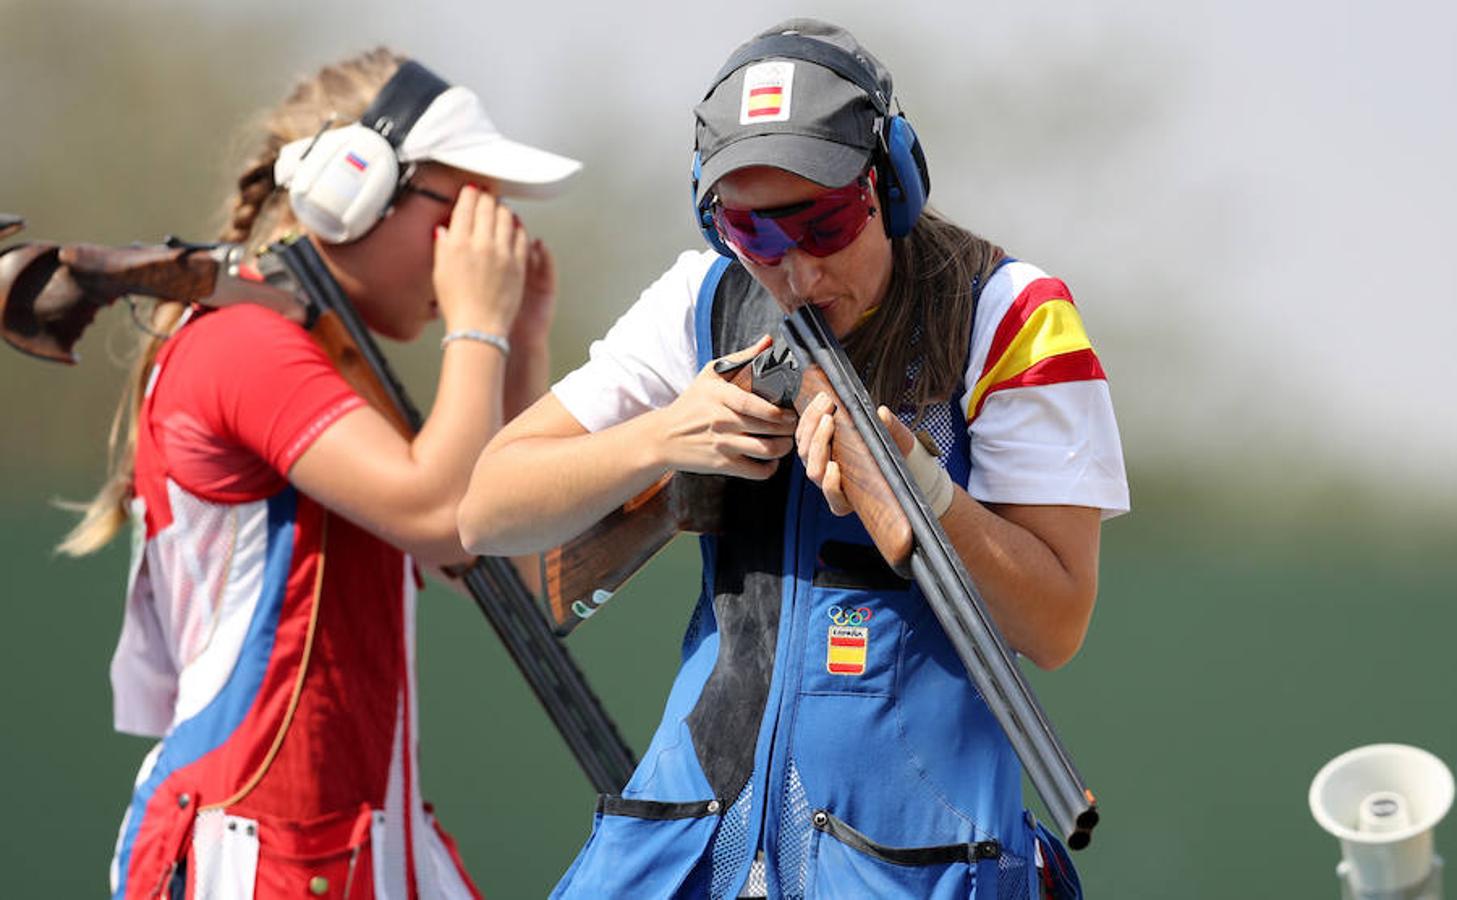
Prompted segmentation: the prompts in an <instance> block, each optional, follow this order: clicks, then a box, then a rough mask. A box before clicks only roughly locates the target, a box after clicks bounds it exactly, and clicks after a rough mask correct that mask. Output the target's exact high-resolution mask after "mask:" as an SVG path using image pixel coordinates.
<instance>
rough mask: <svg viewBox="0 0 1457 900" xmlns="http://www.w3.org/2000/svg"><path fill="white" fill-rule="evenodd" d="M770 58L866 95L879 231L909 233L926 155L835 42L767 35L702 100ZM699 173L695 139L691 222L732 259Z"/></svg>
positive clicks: (926, 176) (873, 82) (862, 68)
mask: <svg viewBox="0 0 1457 900" xmlns="http://www.w3.org/2000/svg"><path fill="white" fill-rule="evenodd" d="M775 58H789V59H798V60H803V61H805V62H811V63H814V64H816V65H819V66H823V67H824V68H826V69H829V70H830V71H832V72H834V73H835V74H836V75H839V76H840V77H841V78H843V79H845V80H846V81H848V82H850V83H851V84H853V85H855V86H856V87H858V88H860V90H862V91H864V92H865V95H866V96H867V97H869V98H870V102H871V104H872V105H873V106H874V107H875V111H876V112H877V113H878V114H879V119H878V121H877V124H876V141H877V144H878V146H877V148H876V149H875V150H874V151H873V152H872V154H871V162H872V165H874V166H875V168H876V170H877V177H876V184H877V192H878V193H879V195H880V205H881V208H882V210H883V219H882V221H884V222H885V232H886V234H887V235H888V236H890V237H892V238H898V237H905V236H906V235H908V234H910V233H911V228H912V227H913V226H914V225H915V224H916V220H917V219H919V218H920V216H921V210H923V209H925V207H926V197H927V196H929V195H930V193H931V174H930V172H929V171H928V170H927V168H926V156H925V153H924V152H923V151H922V150H921V142H920V140H919V139H918V138H917V137H916V132H915V129H913V128H912V127H911V123H910V121H909V120H907V119H906V117H905V116H904V115H902V114H900V113H899V112H896V113H892V112H891V111H890V100H891V98H889V97H887V96H885V93H884V92H883V91H882V90H881V87H880V83H879V81H878V80H877V79H876V76H875V72H874V71H873V70H872V69H871V67H870V64H869V63H867V62H866V61H865V60H864V59H863V58H862V57H859V56H856V55H854V54H852V53H850V52H849V51H848V50H844V49H842V48H840V47H838V46H836V45H835V44H831V43H829V42H827V41H821V40H817V39H815V38H812V37H807V36H805V35H800V34H774V35H768V36H767V37H762V38H760V39H758V40H756V41H752V42H751V43H749V44H746V45H745V46H744V47H742V48H740V49H739V51H738V52H736V53H735V54H734V55H733V56H731V57H729V59H728V62H726V63H724V65H723V68H721V69H719V71H718V75H717V76H715V78H714V79H713V84H711V85H710V86H709V88H708V90H707V91H705V92H704V95H703V96H704V98H705V99H707V98H708V97H709V96H710V95H711V94H713V92H714V91H715V90H717V89H718V86H719V85H721V84H723V82H724V81H725V80H727V79H728V77H729V76H730V75H732V74H733V73H734V72H736V71H738V70H739V69H740V68H742V67H743V66H746V65H748V64H749V63H753V62H759V61H761V60H765V59H775ZM702 171H703V164H702V160H701V157H700V155H699V151H698V144H697V139H696V138H695V140H694V146H693V173H692V184H691V186H690V189H691V192H692V193H691V196H692V197H693V198H694V203H695V205H694V209H693V214H694V220H695V221H696V222H697V223H698V229H699V231H700V232H702V234H703V238H704V240H706V241H707V242H708V244H709V246H711V247H713V249H715V250H717V251H718V252H719V253H721V254H723V255H724V256H728V257H733V256H734V252H733V250H731V249H730V248H729V247H728V245H727V244H725V243H724V241H723V239H722V238H721V237H719V234H718V228H717V227H716V226H715V225H714V224H713V213H712V211H711V210H710V209H709V208H708V203H707V202H704V203H701V204H700V203H698V200H697V198H698V182H699V180H700V176H701V174H702ZM705 201H706V198H705Z"/></svg>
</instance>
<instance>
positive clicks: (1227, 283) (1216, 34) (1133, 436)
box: [0, 0, 1457, 500]
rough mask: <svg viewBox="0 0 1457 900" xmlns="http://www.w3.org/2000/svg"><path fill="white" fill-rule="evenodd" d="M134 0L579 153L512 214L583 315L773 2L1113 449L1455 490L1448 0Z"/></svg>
mask: <svg viewBox="0 0 1457 900" xmlns="http://www.w3.org/2000/svg"><path fill="white" fill-rule="evenodd" d="M13 2H17V0H0V9H3V7H4V6H5V5H7V4H8V3H13ZM149 5H153V6H160V7H162V8H166V9H177V10H186V11H187V15H186V16H181V17H179V20H178V21H179V26H178V30H179V34H181V33H183V32H184V31H185V27H186V24H187V21H188V20H192V21H196V20H197V19H198V18H199V17H205V18H210V19H212V20H213V24H214V25H215V26H222V25H223V23H227V24H228V25H230V26H231V27H233V28H236V30H237V32H238V40H239V41H240V42H259V41H266V40H269V39H270V34H276V33H277V31H278V30H279V29H287V30H288V31H289V34H290V39H291V41H292V43H293V44H295V45H297V47H298V48H299V49H298V53H297V64H296V67H295V69H294V71H291V72H290V71H263V72H252V73H240V76H239V77H240V78H247V79H249V80H250V81H252V82H255V83H256V87H257V93H258V96H259V98H260V99H259V103H260V104H267V103H269V102H271V100H272V98H276V97H277V96H279V95H280V94H281V93H282V91H283V90H284V88H285V87H286V85H287V84H288V82H289V80H290V79H291V78H292V77H293V76H294V75H297V74H301V73H303V72H306V71H309V70H310V69H312V68H313V67H315V66H316V65H317V64H319V63H321V62H323V61H326V60H329V59H332V58H334V57H337V56H341V55H345V54H348V53H352V52H354V51H356V50H359V49H361V48H363V47H366V46H369V45H371V44H374V43H381V42H383V43H388V44H390V45H392V46H394V47H396V48H397V49H400V50H402V51H404V52H407V53H411V54H414V55H417V56H419V57H420V58H421V59H422V60H423V61H425V62H427V63H428V64H430V65H431V66H433V67H434V68H436V69H437V70H439V71H441V72H442V73H443V74H445V75H446V76H447V77H450V78H452V79H454V80H457V81H460V82H463V83H468V84H470V85H472V86H474V87H475V88H476V89H477V90H478V91H479V92H480V93H481V94H482V95H483V97H484V98H485V99H486V102H487V106H488V108H489V109H490V110H491V112H492V115H493V116H494V117H495V118H496V120H497V122H498V124H499V125H500V126H501V127H502V129H503V130H504V131H506V133H507V134H509V135H511V136H513V137H519V138H521V139H524V140H528V141H532V142H536V143H539V144H541V145H543V146H546V147H549V148H551V149H555V150H558V151H560V152H564V153H567V154H569V155H574V156H577V157H578V158H581V159H583V160H584V161H585V162H586V163H587V170H586V171H585V173H584V174H583V175H582V176H581V177H580V178H579V179H578V184H577V186H576V188H575V190H574V191H573V192H572V193H571V194H569V195H568V196H567V197H566V198H564V199H562V200H558V201H554V202H552V203H550V204H546V205H545V206H544V207H535V208H532V209H526V210H523V214H524V215H526V216H527V218H528V222H535V223H540V225H541V228H542V232H543V233H544V234H547V235H548V236H549V237H552V238H553V239H555V240H557V241H558V244H559V246H558V251H559V256H560V257H561V258H562V259H563V269H564V274H566V275H567V276H568V277H567V278H565V279H564V281H565V282H566V284H565V291H564V293H565V296H564V313H563V317H564V321H563V324H564V326H565V327H566V329H568V331H569V332H572V333H574V334H580V335H581V336H582V339H583V340H585V338H586V337H588V336H591V335H593V334H595V333H597V332H599V331H600V330H601V329H602V328H603V327H605V325H606V324H607V323H608V322H609V321H610V320H611V318H613V317H614V316H615V315H616V313H617V312H618V311H620V310H621V309H622V308H623V307H625V305H626V304H627V303H628V302H630V300H631V299H632V298H633V296H634V295H635V292H636V290H637V289H638V288H640V287H641V286H643V285H646V284H647V283H648V282H649V281H650V280H651V279H652V278H653V277H655V276H656V275H657V273H658V272H660V271H661V270H662V269H663V268H664V267H665V266H666V265H667V264H668V262H669V261H671V258H672V256H673V255H674V253H675V252H676V251H677V250H679V249H682V248H684V247H690V246H693V245H694V243H693V242H694V238H695V235H694V233H693V232H692V230H691V225H690V222H689V216H688V212H687V206H688V200H687V196H688V191H687V183H686V170H687V163H688V158H689V151H690V148H691V140H692V129H691V125H692V119H691V115H690V112H689V110H690V108H691V106H692V104H693V103H694V102H695V101H696V100H697V99H698V97H699V94H700V93H701V91H702V89H703V87H704V85H705V83H706V81H707V79H708V78H709V77H710V76H711V75H712V74H713V72H714V71H715V70H716V69H717V67H718V65H719V64H720V63H721V62H722V60H723V59H724V58H725V57H726V56H727V55H728V53H729V52H730V51H731V50H732V49H733V48H734V47H735V46H736V45H737V44H738V43H740V42H741V41H743V40H745V39H747V38H748V37H750V36H751V35H752V34H753V33H755V32H756V31H758V30H760V29H763V28H765V27H767V26H769V25H770V24H773V23H774V22H776V21H778V20H780V19H781V18H785V17H788V16H790V15H795V14H810V15H819V16H822V17H825V18H830V19H832V20H834V21H837V22H839V23H841V24H844V25H846V26H847V27H849V28H850V29H851V30H852V31H854V32H855V33H856V34H857V35H858V36H859V37H860V38H861V40H863V41H864V42H865V43H866V44H867V45H868V46H869V47H870V49H871V50H872V51H874V52H875V53H877V54H878V55H879V56H880V57H881V58H882V60H883V61H884V62H886V63H887V65H888V66H889V67H890V68H891V70H892V71H893V72H894V73H895V74H896V79H897V86H898V89H899V93H900V95H901V99H902V101H903V103H904V106H905V108H906V110H907V112H908V113H909V115H910V117H911V119H912V121H913V122H914V123H915V124H916V126H917V129H918V131H919V133H920V134H921V137H922V140H923V143H924V144H925V146H926V149H927V153H928V156H929V158H930V163H931V172H932V181H933V192H932V200H933V202H934V203H935V204H936V205H937V206H939V207H940V208H941V209H943V211H946V212H948V213H949V214H951V216H952V217H953V218H955V219H956V220H958V221H960V222H962V223H963V224H966V225H968V226H970V227H972V228H973V229H975V230H978V231H980V232H982V233H984V234H986V235H987V236H989V237H991V238H993V239H995V240H997V241H998V242H1000V243H1002V244H1003V245H1004V246H1006V247H1007V248H1008V249H1009V250H1010V251H1011V252H1012V253H1014V254H1015V255H1017V256H1020V257H1022V258H1025V259H1028V260H1030V261H1033V262H1036V263H1038V264H1039V265H1041V266H1043V267H1044V268H1046V269H1048V270H1049V271H1051V272H1053V273H1054V274H1057V275H1059V276H1061V277H1063V278H1064V279H1065V280H1066V281H1068V283H1069V284H1070V285H1071V286H1072V288H1073V291H1074V294H1075V296H1076V297H1077V299H1078V302H1079V305H1080V307H1081V308H1082V310H1083V313H1084V317H1085V319H1086V321H1087V323H1088V326H1089V329H1090V331H1091V332H1092V335H1093V338H1094V342H1095V345H1096V346H1097V347H1098V349H1099V350H1100V354H1101V356H1102V357H1103V361H1104V364H1105V366H1106V368H1107V369H1108V371H1109V373H1110V378H1111V381H1112V385H1113V390H1114V396H1115V400H1116V402H1117V405H1118V411H1119V416H1120V421H1121V422H1122V425H1123V430H1124V437H1125V444H1126V445H1127V447H1128V450H1129V456H1130V459H1131V460H1136V461H1140V462H1142V463H1145V464H1148V465H1151V466H1158V467H1162V468H1164V469H1165V470H1169V469H1172V470H1174V471H1182V470H1186V469H1187V470H1188V471H1190V472H1191V476H1192V477H1199V476H1200V474H1201V471H1202V470H1204V469H1208V470H1210V471H1213V470H1217V469H1223V470H1224V471H1225V472H1226V473H1227V472H1228V471H1229V470H1230V469H1231V468H1233V469H1234V470H1235V471H1239V472H1246V471H1255V472H1256V473H1258V475H1259V476H1260V477H1263V478H1264V479H1266V480H1269V479H1276V480H1282V479H1287V478H1289V479H1294V480H1300V479H1310V478H1323V479H1331V480H1333V481H1335V482H1339V481H1340V480H1341V479H1342V478H1343V477H1345V476H1344V475H1342V474H1341V473H1353V474H1356V475H1358V476H1359V478H1360V479H1361V480H1362V481H1363V482H1366V483H1368V484H1374V485H1376V486H1378V488H1380V489H1386V488H1391V489H1395V490H1399V491H1400V492H1401V493H1402V494H1406V495H1411V496H1424V497H1427V498H1428V499H1431V498H1433V497H1437V498H1450V499H1454V500H1457V476H1454V474H1453V472H1452V468H1453V467H1452V461H1453V460H1454V459H1457V414H1454V403H1453V400H1452V396H1451V394H1452V390H1453V386H1454V384H1457V362H1454V359H1453V351H1452V348H1451V344H1452V343H1453V340H1454V337H1457V303H1454V300H1457V296H1454V295H1457V290H1454V283H1457V278H1454V276H1457V271H1454V270H1457V262H1454V259H1457V254H1454V253H1453V251H1452V249H1451V247H1450V245H1451V244H1452V242H1453V240H1454V238H1457V174H1454V165H1457V115H1454V113H1457V102H1454V101H1457V4H1454V3H1451V2H1450V0H1449V2H1436V0H1429V2H1413V0H1389V2H1384V3H1380V4H1371V3H1356V2H1350V0H1345V2H1334V3H1327V4H1316V3H1312V2H1308V0H1307V2H1294V0H1266V2H1254V0H1224V2H1220V3H1182V4H1168V3H1158V2H1153V0H1107V2H1103V3H1097V4H1075V3H1058V4H1035V3H1026V2H1016V3H1014V2H957V3H951V2H941V3H914V2H911V3H899V4H888V3H868V2H846V3H836V4H826V3H809V4H795V5H791V4H786V3H780V2H766V0H742V2H736V3H731V4H717V5H714V4H701V3H700V4H688V3H666V2H661V3H630V2H629V3H622V2H619V3H612V4H586V3H581V4H561V3H553V2H536V3H522V4H512V5H506V4H498V3H479V2H474V3H464V2H433V3H432V2H425V3H411V4H400V3H390V4H383V3H380V4H372V3H362V4H361V3H357V2H352V3H343V2H336V0H327V2H322V3H313V4H308V5H306V6H305V5H295V4H283V3H273V4H271V3H258V2H254V3H248V4H236V3H232V2H228V3H223V2H221V0H207V2H206V3H205V4H203V5H201V6H199V5H197V4H181V3H172V2H161V0H152V3H151V4H149ZM269 29H273V31H271V32H270V30H269ZM136 52H138V53H143V52H150V51H147V50H144V49H142V48H138V49H137V51H136ZM587 243H590V244H591V246H590V247H587V246H586V244H587ZM573 257H580V258H581V259H582V260H583V261H582V262H579V263H578V264H577V266H578V267H577V268H573V264H572V262H571V259H572V258H573ZM582 267H587V268H582ZM573 330H574V331H573ZM563 349H565V348H563ZM584 350H585V348H584V347H581V348H576V349H575V352H578V353H581V352H584ZM562 355H563V353H562V351H561V350H559V357H560V356H562ZM559 362H561V363H562V364H565V363H566V362H568V360H565V359H560V358H559ZM1313 473H1314V474H1313ZM1135 493H1136V492H1135Z"/></svg>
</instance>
